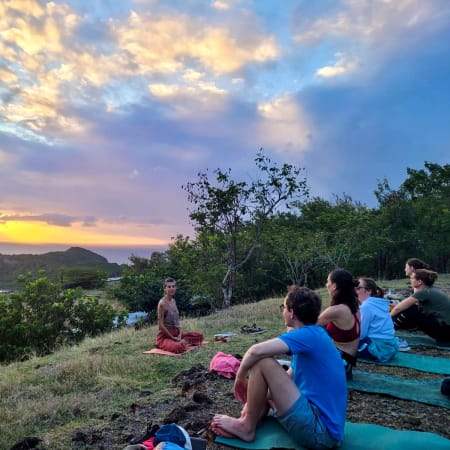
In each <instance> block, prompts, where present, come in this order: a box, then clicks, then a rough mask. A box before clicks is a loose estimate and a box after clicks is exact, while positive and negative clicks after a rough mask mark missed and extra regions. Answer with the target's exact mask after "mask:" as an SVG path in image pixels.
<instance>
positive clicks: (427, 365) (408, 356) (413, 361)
mask: <svg viewBox="0 0 450 450" xmlns="http://www.w3.org/2000/svg"><path fill="white" fill-rule="evenodd" d="M358 361H359V362H361V363H369V364H381V365H383V366H397V367H407V368H409V369H415V370H420V371H421V372H430V373H437V374H442V375H449V374H450V358H439V357H436V356H425V355H418V354H417V353H409V352H398V353H397V354H396V355H395V356H394V358H392V360H391V361H388V362H385V363H379V362H375V361H369V360H362V359H359V360H358Z"/></svg>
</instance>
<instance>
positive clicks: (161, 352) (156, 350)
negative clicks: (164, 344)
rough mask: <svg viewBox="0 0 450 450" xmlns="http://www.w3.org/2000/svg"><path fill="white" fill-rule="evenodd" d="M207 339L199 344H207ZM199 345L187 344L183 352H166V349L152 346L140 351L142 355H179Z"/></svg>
mask: <svg viewBox="0 0 450 450" xmlns="http://www.w3.org/2000/svg"><path fill="white" fill-rule="evenodd" d="M207 343H208V341H203V342H202V344H201V345H205V344H207ZM201 345H188V346H187V347H186V351H185V352H184V353H172V352H168V351H167V350H161V349H160V348H152V349H151V350H146V351H145V352H142V353H143V354H144V355H150V354H151V355H166V356H181V355H185V354H186V353H187V352H190V351H192V350H195V349H196V348H199V347H201Z"/></svg>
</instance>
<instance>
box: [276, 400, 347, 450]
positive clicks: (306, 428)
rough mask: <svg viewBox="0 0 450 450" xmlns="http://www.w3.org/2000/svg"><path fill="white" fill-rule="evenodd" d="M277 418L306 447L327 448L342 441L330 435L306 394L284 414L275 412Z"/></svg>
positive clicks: (334, 446) (336, 445)
mask: <svg viewBox="0 0 450 450" xmlns="http://www.w3.org/2000/svg"><path fill="white" fill-rule="evenodd" d="M275 418H276V419H277V420H278V422H279V423H280V424H281V426H282V427H283V428H284V429H285V430H286V431H287V432H288V433H289V435H290V436H291V437H292V438H293V439H295V440H296V441H297V442H298V443H299V444H301V445H303V446H304V447H307V448H312V449H325V448H336V447H339V446H340V441H337V440H336V439H334V438H333V437H332V436H331V435H330V433H329V431H328V429H327V427H326V426H325V424H324V423H323V421H322V419H321V418H320V414H319V410H318V408H317V407H316V406H314V405H313V404H311V403H310V402H309V401H308V400H307V398H306V397H305V396H304V395H300V397H299V398H298V400H297V401H296V402H295V403H294V404H293V405H292V406H291V407H290V408H289V410H288V411H287V412H286V413H284V414H283V415H276V414H275Z"/></svg>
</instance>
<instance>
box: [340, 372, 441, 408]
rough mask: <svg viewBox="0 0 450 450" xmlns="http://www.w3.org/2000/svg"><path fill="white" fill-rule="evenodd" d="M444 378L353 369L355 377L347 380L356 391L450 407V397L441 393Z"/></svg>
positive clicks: (348, 385)
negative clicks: (404, 375) (408, 377)
mask: <svg viewBox="0 0 450 450" xmlns="http://www.w3.org/2000/svg"><path fill="white" fill-rule="evenodd" d="M442 380H443V378H438V379H432V380H410V379H406V378H398V377H393V376H389V375H380V374H378V373H369V372H363V371H361V370H353V379H352V380H349V381H348V382H347V387H348V388H349V389H355V390H356V391H362V392H370V393H373V394H385V395H391V396H392V397H397V398H402V399H404V400H413V401H415V402H420V403H426V404H428V405H435V406H442V407H444V408H448V409H450V397H447V396H446V395H443V394H441V384H442Z"/></svg>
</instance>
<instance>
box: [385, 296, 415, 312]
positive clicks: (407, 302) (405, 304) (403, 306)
mask: <svg viewBox="0 0 450 450" xmlns="http://www.w3.org/2000/svg"><path fill="white" fill-rule="evenodd" d="M418 303H419V300H417V298H415V297H408V298H405V299H404V300H402V301H401V302H400V303H399V304H398V305H395V306H394V307H393V308H392V311H391V316H395V315H396V314H398V313H401V312H402V311H405V310H407V309H408V308H410V307H411V306H413V305H417V304H418Z"/></svg>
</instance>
